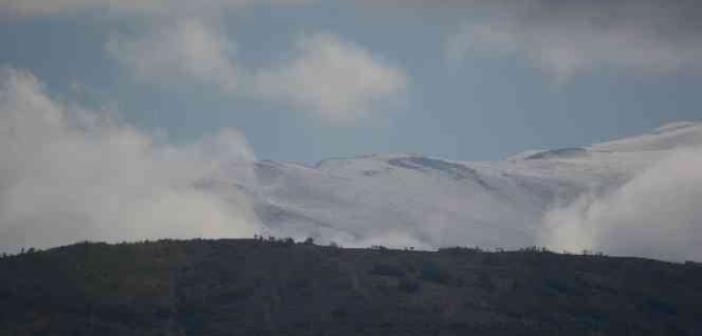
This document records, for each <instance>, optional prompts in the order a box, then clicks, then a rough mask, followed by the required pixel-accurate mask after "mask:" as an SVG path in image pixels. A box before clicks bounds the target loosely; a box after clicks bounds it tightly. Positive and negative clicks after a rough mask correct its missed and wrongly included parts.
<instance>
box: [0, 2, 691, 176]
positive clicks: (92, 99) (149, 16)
mask: <svg viewBox="0 0 702 336" xmlns="http://www.w3.org/2000/svg"><path fill="white" fill-rule="evenodd" d="M198 4H199V5H197V6H195V5H193V4H191V2H188V1H183V0H148V1H113V0H60V1H47V0H22V1H19V0H0V25H2V29H0V45H2V46H3V47H2V48H0V65H2V66H3V67H6V68H11V69H16V70H21V71H26V72H29V73H31V74H32V76H34V77H36V78H37V80H38V81H39V82H41V85H42V87H43V90H45V91H46V94H47V95H48V96H50V97H52V98H53V99H57V100H58V101H62V102H70V103H72V104H78V105H80V106H83V107H86V108H90V109H93V110H98V111H108V112H109V113H111V114H112V115H113V116H115V117H116V118H118V119H120V120H122V121H124V122H125V123H128V124H129V125H132V126H133V127H136V128H138V129H140V130H142V131H143V132H146V133H149V134H155V135H157V138H158V140H159V141H163V142H167V143H173V144H187V143H192V142H195V141H198V139H201V138H203V137H206V136H208V135H211V134H215V133H217V132H219V131H220V130H222V129H236V130H237V131H239V132H241V133H242V135H243V136H244V137H245V138H246V139H247V141H248V143H249V144H250V146H251V148H252V152H253V153H255V156H256V157H257V158H260V159H273V160H285V161H295V162H301V163H306V164H314V163H316V162H318V161H320V160H322V159H324V158H328V157H348V156H357V155H363V154H374V153H419V154H424V155H430V156H437V157H444V158H449V159H455V160H496V159H501V158H504V157H507V156H509V155H512V154H515V153H518V152H521V151H524V150H528V149H539V148H559V147H573V146H579V145H588V144H591V143H594V142H598V141H603V140H607V139H613V138H619V137H623V136H628V135H633V134H638V133H642V132H644V131H648V130H651V129H654V128H656V127H658V126H660V125H662V124H665V123H669V122H674V121H680V120H693V121H694V120H700V119H702V112H700V111H699V110H698V106H699V103H700V100H701V99H702V98H700V95H699V88H700V87H701V86H702V76H701V75H702V38H700V36H702V34H701V33H702V25H700V24H699V22H702V20H700V19H701V18H702V9H701V8H700V7H701V6H700V5H696V3H695V1H687V0H674V1H666V2H661V1H654V0H643V1H633V0H617V1H590V2H587V3H586V2H581V1H574V0H573V1H559V2H554V1H549V0H532V1H526V2H522V1H494V2H482V1H471V0H445V1H438V2H437V1H426V0H405V1H400V0H396V1H392V0H385V1H363V0H357V1H350V0H348V1H344V0H338V1H315V0H295V1H293V0H287V1H286V0H248V1H247V0H209V1H205V2H198Z"/></svg>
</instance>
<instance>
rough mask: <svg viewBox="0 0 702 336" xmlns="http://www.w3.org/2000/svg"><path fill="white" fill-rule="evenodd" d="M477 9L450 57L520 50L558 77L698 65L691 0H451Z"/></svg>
mask: <svg viewBox="0 0 702 336" xmlns="http://www.w3.org/2000/svg"><path fill="white" fill-rule="evenodd" d="M450 4H451V5H459V4H460V5H465V6H471V7H470V8H474V9H476V11H477V12H478V13H480V15H476V18H475V19H474V20H471V21H470V22H466V23H465V24H464V25H463V26H462V28H461V29H459V31H458V32H457V33H456V34H454V35H453V36H451V37H450V38H449V39H448V41H447V44H446V52H447V55H448V57H449V58H450V59H452V60H454V61H455V60H460V59H462V58H464V57H468V56H470V55H474V54H476V53H477V54H482V55H494V54H495V53H497V54H502V55H519V56H524V57H526V58H528V59H529V60H530V61H531V62H533V63H534V64H536V65H537V66H538V67H540V68H542V69H544V70H545V71H548V72H550V73H552V74H554V75H556V76H559V77H568V76H571V75H573V74H577V73H581V72H585V71H589V70H592V69H595V68H601V67H603V68H615V69H625V70H633V71H643V72H646V73H665V72H691V71H694V72H699V71H700V70H702V37H701V36H702V24H701V22H702V4H700V3H699V1H694V0H671V1H658V0H613V1H604V0H596V1H578V0H565V1H563V0H561V1H554V0H530V1H507V0H504V1H490V2H487V1H486V2H480V1H453V2H450Z"/></svg>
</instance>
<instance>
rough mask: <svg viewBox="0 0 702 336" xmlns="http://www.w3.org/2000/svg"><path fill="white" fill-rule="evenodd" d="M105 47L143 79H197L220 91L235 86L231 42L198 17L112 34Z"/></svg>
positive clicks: (234, 66) (236, 72)
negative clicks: (131, 33) (129, 33)
mask: <svg viewBox="0 0 702 336" xmlns="http://www.w3.org/2000/svg"><path fill="white" fill-rule="evenodd" d="M107 50H108V52H109V54H110V55H111V56H112V57H113V58H114V59H116V60H117V61H119V62H120V63H122V64H123V65H125V66H126V67H127V68H128V69H129V70H130V71H131V72H132V73H133V74H134V75H135V76H136V78H137V79H140V80H142V81H145V82H150V83H153V84H161V83H164V82H170V83H181V82H183V81H186V82H187V81H191V80H197V81H198V82H200V83H204V84H208V85H212V86H213V87H216V88H218V89H220V90H222V91H224V92H231V91H232V90H234V89H235V88H236V86H237V85H238V84H237V81H238V75H239V73H238V72H239V71H238V69H237V66H236V65H235V64H234V61H233V56H234V52H235V47H234V45H233V44H232V43H230V42H229V41H228V40H227V38H226V36H224V34H222V33H221V32H220V31H219V30H218V29H216V28H215V27H213V26H210V25H207V24H205V23H203V22H202V21H200V20H196V19H189V20H184V21H178V22H174V23H172V24H166V25H163V26H157V27H155V28H152V29H151V30H149V31H147V32H146V33H145V34H143V35H139V36H124V35H120V36H115V37H113V38H112V39H111V40H110V41H109V42H108V44H107Z"/></svg>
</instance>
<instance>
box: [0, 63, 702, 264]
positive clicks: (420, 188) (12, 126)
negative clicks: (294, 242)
mask: <svg viewBox="0 0 702 336" xmlns="http://www.w3.org/2000/svg"><path fill="white" fill-rule="evenodd" d="M0 77H1V79H2V81H1V84H2V85H1V86H0V89H1V90H0V121H1V123H0V139H1V140H2V142H0V157H1V159H2V160H3V162H4V164H3V165H2V169H1V170H0V210H1V211H0V250H3V251H17V250H18V249H20V248H21V247H29V246H34V247H40V248H45V247H52V246H57V245H63V244H68V243H73V242H76V241H82V240H98V241H111V242H114V241H123V240H141V239H154V238H169V237H171V238H192V237H251V236H253V235H254V234H256V233H258V234H265V235H274V236H277V237H293V238H296V239H305V238H307V237H312V238H314V239H315V240H317V241H318V242H322V243H330V242H335V243H338V244H341V245H343V246H349V247H351V246H370V245H387V246H393V247H410V246H412V247H415V248H420V249H435V248H439V247H445V246H457V245H458V246H480V247H484V248H520V247H525V246H533V245H538V246H547V247H549V248H552V249H555V250H557V251H561V250H568V251H578V252H580V251H581V250H584V249H587V250H594V251H602V252H605V253H611V254H617V255H635V256H644V257H653V258H662V259H669V260H685V259H694V260H700V259H702V244H701V240H702V226H701V224H702V223H700V218H702V207H700V205H702V204H701V203H700V201H699V200H700V199H702V124H700V123H688V122H679V123H674V124H669V125H666V126H663V127H661V128H659V129H656V130H654V131H652V132H650V133H648V134H643V135H640V136H636V137H630V138H626V139H620V140H615V141H610V142H605V143H599V144H594V145H591V146H588V147H579V148H563V149H551V150H535V151H527V152H524V153H520V154H517V155H514V156H512V157H509V158H506V159H504V160H501V161H492V162H462V161H451V160H445V159H440V158H432V157H425V156H421V155H405V154H400V155H370V156H363V157H357V158H346V159H344V158H339V159H328V160H324V161H322V162H320V163H319V164H317V165H316V166H314V167H311V166H306V165H301V164H296V163H288V162H275V161H265V160H263V161H262V160H256V159H255V157H254V155H253V153H252V151H251V150H250V148H249V147H248V144H247V142H246V139H245V138H244V137H243V135H242V134H241V133H239V132H238V131H236V130H224V131H222V132H220V133H219V134H217V135H214V136H210V137H206V138H204V139H202V140H201V141H199V142H196V143H194V144H190V145H181V146H175V145H171V144H168V143H165V142H164V141H163V140H159V138H158V137H156V136H154V135H152V134H149V133H148V132H145V131H142V130H139V129H137V128H135V127H132V126H130V125H128V124H126V123H123V122H120V121H119V120H116V118H111V117H109V114H108V113H105V112H104V111H98V112H95V111H89V110H87V109H85V108H82V107H80V106H78V105H76V104H72V103H70V102H63V101H61V100H60V99H56V98H53V97H50V96H49V95H47V94H46V93H45V92H44V90H43V86H42V84H41V82H40V81H39V80H38V79H37V78H35V77H34V76H33V75H31V74H30V73H27V72H23V71H19V70H13V69H9V68H6V69H3V71H2V73H1V74H0Z"/></svg>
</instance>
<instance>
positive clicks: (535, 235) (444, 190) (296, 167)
mask: <svg viewBox="0 0 702 336" xmlns="http://www.w3.org/2000/svg"><path fill="white" fill-rule="evenodd" d="M700 145H702V123H675V124H670V125H666V126H664V127H661V128H659V129H656V130H655V131H653V132H651V133H648V134H644V135H640V136H636V137H631V138H626V139H621V140H616V141H611V142H605V143H599V144H595V145H592V146H589V147H582V148H564V149H556V150H543V151H528V152H524V153H520V154H518V155H515V156H512V157H510V158H507V159H505V160H502V161H490V162H482V161H481V162H461V161H451V160H444V159H438V158H430V157H422V156H416V155H372V156H363V157H358V158H348V159H328V160H324V161H322V162H320V163H319V164H318V165H316V166H315V167H308V166H305V165H300V164H293V163H283V162H273V161H259V162H256V163H255V164H254V168H253V172H254V175H255V178H250V177H249V178H246V179H242V178H239V179H237V178H236V177H235V176H237V175H239V174H238V173H233V174H232V176H231V178H232V180H236V181H237V182H236V183H233V182H232V184H234V185H229V186H230V187H236V188H238V189H240V190H244V191H245V192H246V193H247V194H248V195H250V197H251V199H252V200H253V202H254V204H255V208H256V211H257V213H258V215H259V217H260V220H261V222H262V224H263V225H264V227H265V228H266V229H265V230H267V231H268V232H266V233H271V234H275V235H276V236H291V237H295V238H304V237H307V236H309V237H314V238H315V239H316V240H317V241H320V242H329V241H334V242H337V243H340V244H342V245H344V246H369V245H374V244H383V245H389V246H398V247H401V246H414V247H417V248H436V247H441V246H453V245H461V246H476V245H477V246H481V247H504V248H517V247H524V246H531V245H539V244H540V243H541V241H540V239H541V237H540V235H541V233H542V227H541V226H542V225H543V218H544V215H545V214H546V213H547V212H548V211H550V210H552V209H554V208H557V207H561V206H567V205H568V204H570V203H572V202H573V201H575V200H576V199H578V198H579V197H581V196H582V195H584V194H597V195H599V194H606V193H607V192H609V191H611V190H615V189H616V188H618V187H620V186H622V185H623V184H624V183H626V182H627V181H629V180H630V179H632V178H633V177H634V176H636V175H637V174H638V173H640V172H642V171H644V170H645V169H646V168H647V167H649V166H651V165H652V164H653V163H655V162H658V161H659V160H661V159H662V158H664V157H666V156H667V155H669V154H670V153H671V152H672V151H673V150H676V149H679V148H684V147H695V146H700ZM225 179H226V178H225ZM242 181H243V182H242ZM220 182H222V181H220ZM230 182H231V181H230ZM215 185H216V183H215ZM219 185H220V187H221V183H220V184H219Z"/></svg>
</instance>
